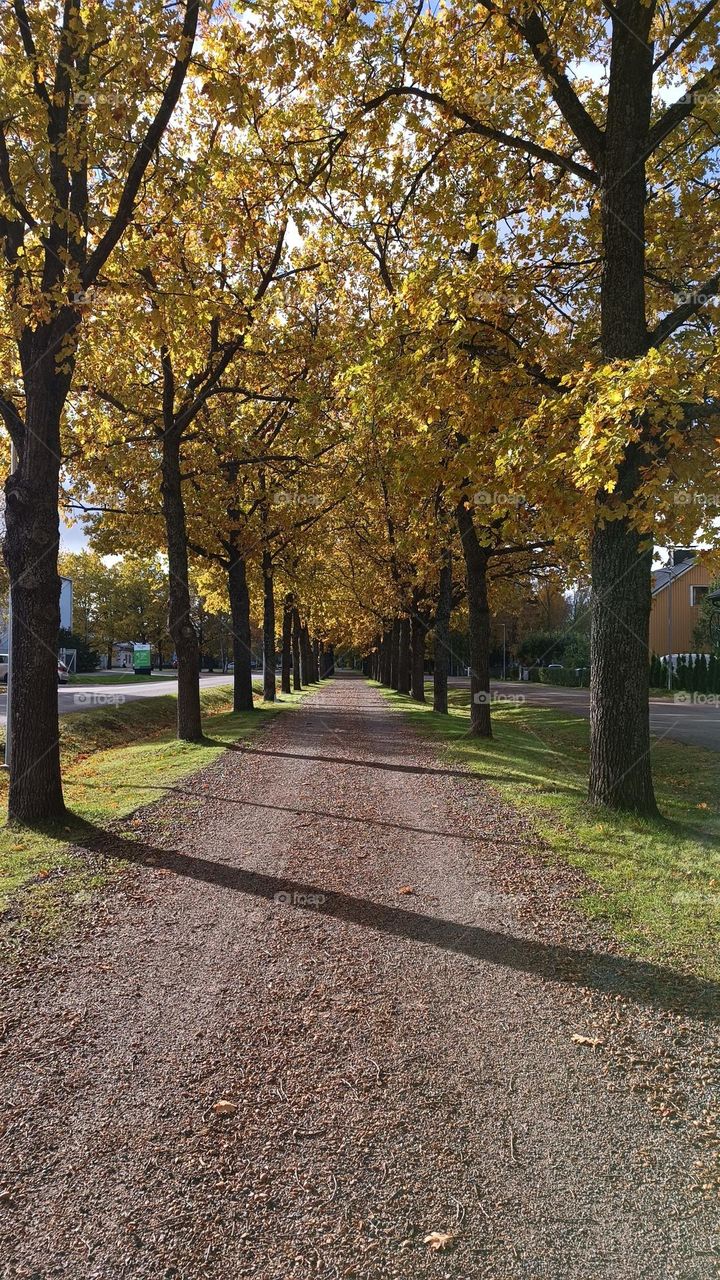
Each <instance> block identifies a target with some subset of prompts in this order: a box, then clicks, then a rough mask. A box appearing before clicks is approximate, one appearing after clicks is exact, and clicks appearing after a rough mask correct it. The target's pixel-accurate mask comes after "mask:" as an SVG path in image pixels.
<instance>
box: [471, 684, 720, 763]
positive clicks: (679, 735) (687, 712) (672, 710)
mask: <svg viewBox="0 0 720 1280" xmlns="http://www.w3.org/2000/svg"><path fill="white" fill-rule="evenodd" d="M450 684H451V685H455V686H456V687H460V688H466V689H468V688H469V687H470V681H469V680H466V679H463V678H462V677H460V676H457V677H453V678H451V680H450ZM492 693H493V697H495V698H503V697H515V698H524V699H525V701H526V702H528V703H530V704H531V705H532V706H539V707H559V708H560V709H561V710H564V711H567V712H569V714H570V715H574V716H589V714H590V693H589V691H588V690H587V689H563V688H558V687H557V686H556V685H548V684H530V683H529V682H528V681H511V680H508V681H505V682H502V681H498V682H495V681H493V683H492ZM702 698H705V699H706V701H704V702H703V701H700V699H702ZM674 699H678V701H675V700H674ZM693 699H694V700H693ZM650 730H651V732H652V733H653V734H655V736H656V737H658V738H672V739H674V740H675V741H676V742H688V743H690V744H691V745H692V746H696V747H707V748H709V749H710V750H711V751H720V697H719V696H717V695H712V694H692V693H676V694H674V695H673V698H672V699H671V698H651V699H650Z"/></svg>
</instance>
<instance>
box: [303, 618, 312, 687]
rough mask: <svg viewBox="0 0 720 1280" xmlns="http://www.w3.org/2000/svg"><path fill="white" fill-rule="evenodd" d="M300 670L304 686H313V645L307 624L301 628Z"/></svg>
mask: <svg viewBox="0 0 720 1280" xmlns="http://www.w3.org/2000/svg"><path fill="white" fill-rule="evenodd" d="M300 669H301V672H302V675H301V679H302V682H303V684H312V683H313V674H314V673H313V656H312V645H311V644H310V633H309V632H308V629H307V624H306V623H305V622H303V624H302V626H301V627H300Z"/></svg>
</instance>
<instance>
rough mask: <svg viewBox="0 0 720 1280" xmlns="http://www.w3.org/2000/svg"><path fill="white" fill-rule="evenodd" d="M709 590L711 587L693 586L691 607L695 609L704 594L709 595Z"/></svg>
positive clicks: (691, 589)
mask: <svg viewBox="0 0 720 1280" xmlns="http://www.w3.org/2000/svg"><path fill="white" fill-rule="evenodd" d="M709 590H710V588H709V587H691V588H690V606H691V608H693V609H695V608H696V607H697V605H699V604H700V601H701V600H702V598H703V596H706V595H707V593H708V591H709Z"/></svg>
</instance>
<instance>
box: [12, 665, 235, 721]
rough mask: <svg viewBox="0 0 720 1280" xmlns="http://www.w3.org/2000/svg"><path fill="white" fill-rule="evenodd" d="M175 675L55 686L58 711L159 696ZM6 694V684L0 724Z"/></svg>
mask: <svg viewBox="0 0 720 1280" xmlns="http://www.w3.org/2000/svg"><path fill="white" fill-rule="evenodd" d="M218 684H232V675H225V676H223V675H219V676H211V675H204V676H203V677H202V687H203V689H208V688H212V686H213V685H218ZM176 687H177V677H176V676H175V677H168V676H163V677H160V678H159V679H156V680H153V679H146V680H138V681H137V682H135V681H132V682H130V683H128V684H113V683H112V682H111V681H110V680H108V681H107V684H97V683H96V684H68V685H60V687H59V688H58V711H59V712H60V714H61V715H63V714H65V713H66V712H68V711H93V710H97V708H99V707H112V706H120V707H121V706H123V705H124V703H126V702H140V701H142V699H143V698H159V697H161V696H162V695H163V694H167V693H175V692H176ZM6 701H7V695H6V692H5V688H4V687H3V691H2V693H1V694H0V724H4V723H5V712H6Z"/></svg>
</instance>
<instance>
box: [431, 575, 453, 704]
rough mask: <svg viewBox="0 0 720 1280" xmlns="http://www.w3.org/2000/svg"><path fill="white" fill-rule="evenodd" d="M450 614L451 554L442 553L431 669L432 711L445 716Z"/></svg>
mask: <svg viewBox="0 0 720 1280" xmlns="http://www.w3.org/2000/svg"><path fill="white" fill-rule="evenodd" d="M451 612H452V554H451V552H450V551H447V550H446V551H444V552H443V557H442V564H441V566H440V581H439V584H438V605H437V613H436V615H435V664H434V669H433V711H438V712H439V713H440V714H441V715H444V716H446V715H447V709H448V667H449V665H450V614H451Z"/></svg>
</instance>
